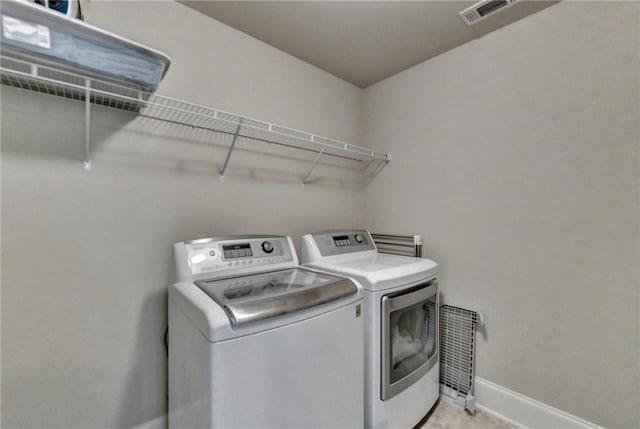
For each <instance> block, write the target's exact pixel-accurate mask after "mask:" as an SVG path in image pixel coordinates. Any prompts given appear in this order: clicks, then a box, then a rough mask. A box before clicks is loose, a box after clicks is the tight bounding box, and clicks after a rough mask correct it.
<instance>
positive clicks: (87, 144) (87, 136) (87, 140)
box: [84, 79, 92, 171]
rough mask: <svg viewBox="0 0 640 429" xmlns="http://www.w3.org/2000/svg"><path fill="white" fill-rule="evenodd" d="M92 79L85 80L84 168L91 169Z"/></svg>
mask: <svg viewBox="0 0 640 429" xmlns="http://www.w3.org/2000/svg"><path fill="white" fill-rule="evenodd" d="M91 167H92V166H91V80H90V79H86V80H85V90H84V169H85V171H91Z"/></svg>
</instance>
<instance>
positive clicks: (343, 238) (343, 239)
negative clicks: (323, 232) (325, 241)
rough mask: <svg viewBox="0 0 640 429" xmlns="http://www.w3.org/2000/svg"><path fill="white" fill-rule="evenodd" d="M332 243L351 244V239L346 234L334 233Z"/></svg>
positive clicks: (339, 244)
mask: <svg viewBox="0 0 640 429" xmlns="http://www.w3.org/2000/svg"><path fill="white" fill-rule="evenodd" d="M333 244H335V245H336V246H338V247H339V246H351V240H350V239H349V236H348V235H334V236H333Z"/></svg>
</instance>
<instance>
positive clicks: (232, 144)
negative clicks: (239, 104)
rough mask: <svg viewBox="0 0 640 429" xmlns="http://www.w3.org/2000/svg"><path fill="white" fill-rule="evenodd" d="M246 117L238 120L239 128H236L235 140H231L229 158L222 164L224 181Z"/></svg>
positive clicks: (221, 171)
mask: <svg viewBox="0 0 640 429" xmlns="http://www.w3.org/2000/svg"><path fill="white" fill-rule="evenodd" d="M243 119H244V118H240V121H238V128H236V132H235V133H234V134H233V141H231V146H229V152H227V158H226V159H225V160H224V164H223V165H222V170H220V181H221V182H224V172H225V171H227V165H229V159H230V158H231V152H233V148H234V147H235V145H236V141H237V140H238V135H239V134H240V127H242V121H243Z"/></svg>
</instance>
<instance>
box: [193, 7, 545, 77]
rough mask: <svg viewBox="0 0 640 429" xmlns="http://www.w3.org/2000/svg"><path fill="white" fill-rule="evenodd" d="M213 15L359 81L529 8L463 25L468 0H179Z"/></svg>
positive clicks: (450, 46) (420, 57)
mask: <svg viewBox="0 0 640 429" xmlns="http://www.w3.org/2000/svg"><path fill="white" fill-rule="evenodd" d="M181 3H184V4H186V5H187V6H189V7H191V8H193V9H195V10H198V11H200V12H202V13H204V14H205V15H208V16H210V17H212V18H214V19H216V20H218V21H221V22H223V23H225V24H227V25H229V26H231V27H234V28H236V29H238V30H240V31H242V32H244V33H247V34H249V35H251V36H253V37H255V38H257V39H259V40H262V41H263V42H265V43H267V44H269V45H271V46H274V47H276V48H278V49H280V50H282V51H285V52H287V53H289V54H291V55H293V56H295V57H298V58H300V59H301V60H304V61H306V62H308V63H311V64H313V65H315V66H317V67H319V68H321V69H323V70H325V71H327V72H329V73H331V74H333V75H335V76H337V77H339V78H341V79H344V80H346V81H347V82H351V83H353V84H355V85H357V86H359V87H361V88H365V87H367V86H369V85H371V84H373V83H375V82H378V81H380V80H382V79H384V78H386V77H389V76H392V75H394V74H396V73H398V72H401V71H402V70H405V69H407V68H409V67H411V66H413V65H416V64H419V63H421V62H423V61H425V60H427V59H429V58H432V57H434V56H436V55H439V54H441V53H443V52H445V51H448V50H450V49H453V48H455V47H457V46H460V45H462V44H464V43H466V42H468V41H470V40H473V39H475V38H477V37H480V36H482V35H483V34H486V33H489V32H491V31H493V30H495V29H497V28H500V27H502V26H504V25H507V24H509V23H511V22H514V21H517V20H518V19H521V18H523V17H525V16H527V15H530V14H532V13H535V12H537V11H539V10H541V9H543V8H545V7H547V6H549V5H551V4H553V3H555V2H554V1H521V2H518V3H516V4H515V5H514V6H512V7H511V8H508V9H506V10H504V11H502V12H500V13H497V14H495V15H493V16H490V17H488V18H486V19H485V20H483V21H481V22H479V23H477V24H476V25H474V26H471V27H469V26H467V25H466V24H465V23H464V22H463V21H462V20H461V19H460V17H459V16H458V12H460V11H462V10H463V9H465V8H466V7H468V6H470V5H472V4H474V3H476V2H474V1H202V0H200V1H182V2H181Z"/></svg>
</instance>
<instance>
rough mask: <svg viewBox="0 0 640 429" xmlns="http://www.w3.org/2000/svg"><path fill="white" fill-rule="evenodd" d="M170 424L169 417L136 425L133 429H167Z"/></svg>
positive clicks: (157, 418)
mask: <svg viewBox="0 0 640 429" xmlns="http://www.w3.org/2000/svg"><path fill="white" fill-rule="evenodd" d="M168 424H169V422H168V421H167V416H160V417H156V418H155V419H153V420H149V421H147V422H144V423H140V424H139V425H135V426H134V427H132V428H131V429H167V426H168Z"/></svg>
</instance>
